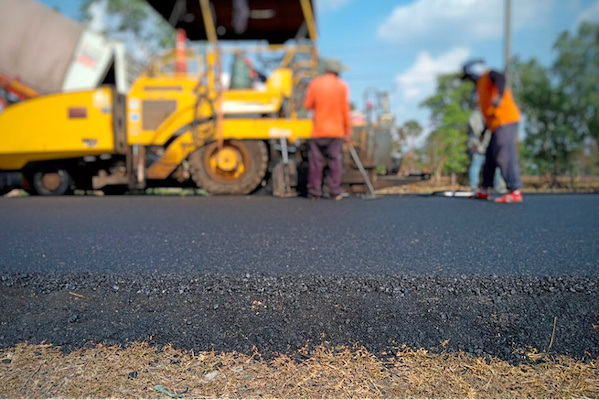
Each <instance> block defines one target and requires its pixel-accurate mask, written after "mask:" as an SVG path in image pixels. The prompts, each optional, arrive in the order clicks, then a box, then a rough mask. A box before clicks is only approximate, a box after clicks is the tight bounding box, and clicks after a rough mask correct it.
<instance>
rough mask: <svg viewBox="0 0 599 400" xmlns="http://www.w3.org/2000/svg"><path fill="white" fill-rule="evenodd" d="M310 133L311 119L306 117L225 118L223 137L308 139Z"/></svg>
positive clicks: (241, 138)
mask: <svg viewBox="0 0 599 400" xmlns="http://www.w3.org/2000/svg"><path fill="white" fill-rule="evenodd" d="M311 135H312V121H311V120H307V119H298V120H288V119H281V118H263V119H225V120H224V122H223V137H224V139H238V140H244V139H246V140H247V139H263V140H267V139H279V138H287V139H288V140H289V141H291V142H293V141H295V140H296V139H309V138H310V136H311Z"/></svg>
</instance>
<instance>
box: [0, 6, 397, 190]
mask: <svg viewBox="0 0 599 400" xmlns="http://www.w3.org/2000/svg"><path fill="white" fill-rule="evenodd" d="M148 3H149V4H150V5H151V6H152V7H154V8H155V9H156V11H157V12H159V13H160V14H162V15H163V16H164V17H165V18H166V19H167V20H169V22H170V23H171V25H173V26H174V27H175V28H177V32H178V38H177V47H176V48H175V49H173V50H171V51H168V52H165V53H164V54H161V55H159V56H157V57H156V58H155V59H154V60H152V61H151V62H150V63H149V65H148V66H147V68H146V70H145V71H144V72H143V73H142V75H141V76H140V77H139V78H138V79H137V80H136V81H134V82H133V84H132V85H131V87H130V90H129V91H128V93H127V95H126V96H124V95H122V94H120V93H119V92H118V91H116V90H115V89H114V87H112V86H103V87H100V88H98V89H93V90H87V91H78V92H68V93H58V94H52V95H47V96H40V97H36V98H34V99H30V100H26V101H24V102H21V103H18V104H14V105H13V106H11V107H10V108H8V109H7V110H6V111H5V112H3V113H2V114H0V132H1V133H0V135H2V136H3V139H2V141H0V170H2V171H5V172H6V171H8V172H9V173H10V172H12V173H15V172H17V173H20V174H22V176H23V185H22V186H23V187H24V188H25V189H26V190H28V191H29V192H30V193H35V194H41V195H60V194H65V193H68V192H72V191H73V190H74V189H75V188H77V189H83V190H88V189H99V190H103V191H104V192H105V193H114V194H117V193H123V192H125V191H127V190H129V189H143V188H146V187H150V186H165V185H175V186H185V185H193V186H198V187H201V188H203V189H205V190H206V191H208V192H210V193H211V194H248V193H251V192H253V191H254V190H256V189H257V188H259V187H261V186H267V182H272V186H271V187H270V189H271V190H272V192H273V194H275V195H278V196H293V195H296V194H297V193H298V190H299V191H301V187H302V178H301V175H302V174H301V171H300V170H301V166H302V165H304V166H305V164H306V162H305V159H306V154H305V151H304V150H303V149H305V143H306V140H307V139H309V138H310V136H311V131H312V122H311V119H310V116H309V114H308V113H307V112H306V110H304V109H303V98H304V95H305V90H306V87H307V85H308V83H309V81H310V80H311V79H312V78H313V77H315V76H316V75H317V74H318V73H319V71H318V52H317V46H316V43H317V33H316V26H315V22H314V14H313V12H312V5H313V4H312V1H311V0H288V1H276V0H240V1H233V2H232V1H230V0H211V1H210V0H177V1H173V2H164V1H159V0H149V1H148ZM186 37H187V38H189V39H191V40H201V41H203V42H202V43H203V51H201V52H198V51H192V50H191V49H188V48H187V47H186V46H185V43H186ZM227 39H235V40H237V42H236V43H237V44H239V43H244V44H247V43H248V42H249V41H259V42H257V44H254V43H250V45H246V46H241V47H240V46H223V45H222V42H221V41H222V40H227ZM265 43H266V44H265ZM250 52H251V53H253V54H258V55H259V56H260V57H264V58H268V57H270V56H272V55H276V57H278V58H276V65H275V66H274V67H272V68H270V71H269V73H268V76H267V77H266V76H262V74H261V73H260V71H257V70H256V68H254V67H253V66H252V65H251V62H250V61H251V60H250V58H249V57H247V54H248V53H250ZM227 56H232V57H233V62H232V64H231V66H232V67H234V68H233V70H232V72H231V75H230V82H231V84H230V86H229V87H227V88H225V87H224V84H223V75H224V74H223V73H222V71H223V65H224V62H223V60H224V59H225V57H227ZM272 60H274V58H272V59H271V63H270V64H272ZM235 68H236V69H235ZM236 71H237V72H236ZM239 71H241V72H242V73H241V74H238V72H239ZM248 75H249V77H250V79H249V80H247V79H245V78H247V77H248ZM238 78H241V79H238ZM240 82H241V83H240ZM356 134H358V135H359V136H360V143H364V145H363V146H360V147H359V149H358V150H359V151H360V150H361V152H362V154H361V156H363V157H364V159H365V160H368V162H369V164H371V165H372V166H376V165H377V164H378V165H381V164H382V163H385V162H386V161H387V160H377V159H376V157H374V158H373V157H372V156H371V155H368V154H363V152H364V151H368V149H369V148H372V146H370V145H369V144H368V140H374V139H375V138H374V136H372V135H370V136H372V137H370V136H368V137H366V138H365V136H364V135H365V134H364V130H363V129H359V130H357V131H356ZM368 138H370V139H368ZM379 147H380V146H379ZM377 152H378V153H377V154H385V152H384V151H382V152H381V151H380V149H379V150H377ZM387 154H389V153H388V152H387ZM347 158H349V157H346V159H347ZM379 158H380V157H379ZM383 158H385V157H383ZM346 167H347V168H346V169H347V170H348V172H349V174H344V175H345V176H346V177H348V176H350V178H346V179H344V183H346V184H347V185H352V184H363V183H364V182H363V181H362V178H361V177H360V176H359V175H356V174H355V166H353V165H351V159H350V161H349V162H347V163H346ZM352 170H353V171H352ZM372 171H373V169H371V171H370V172H371V173H372ZM352 172H353V175H352ZM351 176H353V178H351ZM373 177H374V176H373ZM269 178H270V179H269ZM352 179H353V180H352Z"/></svg>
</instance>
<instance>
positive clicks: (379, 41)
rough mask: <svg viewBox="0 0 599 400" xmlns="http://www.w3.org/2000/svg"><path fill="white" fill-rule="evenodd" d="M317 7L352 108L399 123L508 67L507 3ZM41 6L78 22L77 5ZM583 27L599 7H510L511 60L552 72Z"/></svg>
mask: <svg viewBox="0 0 599 400" xmlns="http://www.w3.org/2000/svg"><path fill="white" fill-rule="evenodd" d="M281 1H283V0H281ZM285 1H290V0H285ZM314 1H315V2H316V5H317V10H316V13H317V19H318V21H317V23H318V29H319V35H320V38H319V46H320V52H321V54H322V55H323V56H324V57H335V58H338V59H339V60H340V61H341V62H343V63H344V64H345V65H346V66H348V67H349V70H348V71H347V72H345V73H344V74H343V76H342V78H344V79H345V80H346V81H347V82H348V84H349V87H350V92H351V98H352V101H353V102H354V104H355V105H356V106H357V107H358V108H360V109H362V108H363V106H364V101H363V99H364V92H365V91H366V90H369V91H370V90H371V88H372V89H375V90H378V91H385V92H388V93H389V94H390V96H391V108H392V112H393V113H394V114H395V116H396V118H397V122H398V123H399V124H401V123H403V122H405V121H406V120H409V119H416V120H418V121H419V122H420V123H421V124H422V125H424V126H425V127H426V126H427V124H428V113H427V112H426V110H424V109H422V108H420V107H419V106H418V105H419V103H420V102H421V101H422V100H424V99H425V98H426V97H427V96H430V95H431V94H432V93H433V92H434V87H435V76H437V75H438V74H439V73H449V72H454V71H457V70H458V69H459V68H460V65H461V64H462V63H463V62H464V61H466V60H467V59H470V58H474V57H476V58H478V57H482V58H483V59H485V61H486V62H487V65H489V66H490V67H493V68H503V65H504V60H503V58H504V57H503V53H504V4H505V3H504V1H505V0H314ZM42 3H45V4H47V5H49V6H52V7H57V8H58V9H59V10H60V11H61V12H63V13H65V14H66V15H69V16H71V17H74V18H75V17H77V16H78V9H79V3H80V2H79V1H78V0H43V1H42ZM583 20H587V21H591V22H599V0H512V54H513V55H516V56H518V57H520V58H521V59H529V58H532V57H535V58H537V59H538V60H540V61H541V62H542V63H543V64H545V65H549V64H550V63H551V62H552V60H553V57H554V56H555V54H554V52H553V51H552V45H553V43H554V41H555V39H556V38H557V36H558V34H559V33H561V32H563V31H565V30H570V31H575V30H576V28H577V26H578V25H579V24H580V22H581V21H583Z"/></svg>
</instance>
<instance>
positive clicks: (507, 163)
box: [462, 60, 522, 203]
mask: <svg viewBox="0 0 599 400" xmlns="http://www.w3.org/2000/svg"><path fill="white" fill-rule="evenodd" d="M462 79H466V80H470V81H472V82H474V83H475V84H476V94H477V96H478V105H479V107H480V111H481V113H482V114H483V117H484V120H485V126H486V128H487V129H488V130H489V131H491V132H492V135H491V141H490V143H489V146H488V147H487V154H486V161H485V166H484V168H483V183H482V187H481V188H480V189H479V191H478V192H477V193H476V195H475V196H474V198H476V199H481V200H488V199H489V188H491V187H493V178H494V175H495V169H496V167H499V169H500V171H501V176H502V177H503V179H504V181H505V184H506V187H507V189H508V191H509V193H506V194H504V195H503V196H501V197H498V198H496V199H495V202H496V203H521V202H522V193H521V192H520V188H521V187H522V181H521V179H520V163H519V161H518V147H517V141H518V123H519V122H520V111H519V110H518V106H517V105H516V103H515V102H514V98H513V96H512V91H511V90H510V88H509V87H507V86H506V81H505V75H504V74H502V73H500V72H497V71H493V70H488V69H486V68H485V66H484V64H483V62H482V61H480V60H476V61H470V62H468V63H466V64H465V65H464V67H463V75H462Z"/></svg>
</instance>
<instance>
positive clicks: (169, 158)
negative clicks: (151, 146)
mask: <svg viewBox="0 0 599 400" xmlns="http://www.w3.org/2000/svg"><path fill="white" fill-rule="evenodd" d="M195 149H196V146H195V145H194V143H193V138H192V136H191V133H189V132H187V133H185V134H183V135H181V136H179V137H178V138H177V139H176V140H175V141H174V142H173V143H171V145H170V146H169V147H168V149H167V150H166V152H165V153H164V155H163V156H162V157H161V158H160V160H158V161H156V162H155V163H154V164H152V165H151V166H150V168H148V170H147V172H146V176H147V177H148V179H166V178H168V176H169V175H170V174H171V173H172V172H173V171H174V170H175V168H177V166H178V165H179V164H181V162H182V161H183V160H185V159H186V158H187V156H188V155H189V153H191V152H192V151H193V150H195Z"/></svg>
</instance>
